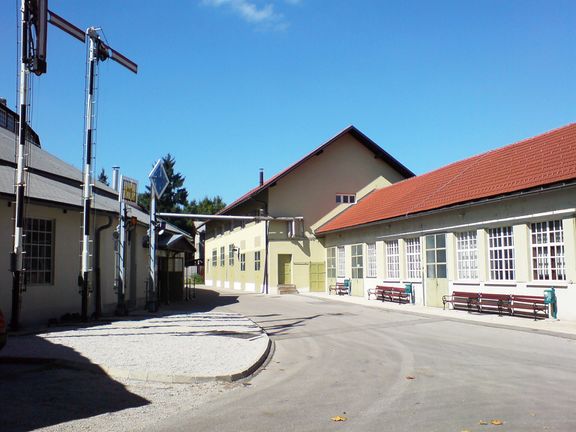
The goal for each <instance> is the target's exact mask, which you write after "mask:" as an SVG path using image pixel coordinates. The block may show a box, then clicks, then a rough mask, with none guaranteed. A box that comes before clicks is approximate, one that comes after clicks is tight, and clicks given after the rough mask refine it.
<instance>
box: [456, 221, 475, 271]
mask: <svg viewBox="0 0 576 432" xmlns="http://www.w3.org/2000/svg"><path fill="white" fill-rule="evenodd" d="M456 259H457V264H458V279H473V280H475V279H478V242H477V240H476V231H466V232H461V233H456Z"/></svg>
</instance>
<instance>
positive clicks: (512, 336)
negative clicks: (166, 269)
mask: <svg viewBox="0 0 576 432" xmlns="http://www.w3.org/2000/svg"><path fill="white" fill-rule="evenodd" d="M407 308H409V306H407ZM216 310H223V311H231V312H239V313H242V314H245V315H247V316H248V317H250V318H252V319H253V320H254V321H256V322H257V323H258V324H260V325H261V326H262V327H263V328H264V329H265V330H266V331H267V332H268V334H269V335H270V336H271V337H272V339H273V340H274V342H275V352H274V355H273V357H272V358H271V361H270V362H269V363H268V364H267V365H266V366H265V368H264V369H263V370H262V371H260V373H258V374H257V375H256V376H254V377H252V378H251V379H249V380H247V381H245V382H244V383H243V385H238V386H236V388H235V389H234V390H232V391H229V392H226V393H224V394H223V396H222V397H221V398H219V399H217V400H216V401H214V402H211V403H210V404H205V405H203V406H201V407H200V408H196V409H191V410H189V411H187V412H181V413H180V414H179V415H178V416H177V417H174V418H173V419H171V420H170V421H169V422H166V421H163V422H162V424H157V425H154V426H153V427H152V428H151V429H150V430H162V431H219V432H226V431H234V432H239V431H251V432H252V431H334V430H336V431H338V430H345V431H363V432H366V431H457V432H461V431H471V432H472V431H488V430H494V431H523V432H524V431H566V432H572V431H575V430H576V409H575V407H576V390H575V389H576V386H575V385H576V340H573V339H572V338H569V337H554V336H549V335H541V334H536V333H534V332H530V331H521V330H513V329H504V328H495V327H489V326H483V325H479V324H473V323H468V322H459V321H451V320H445V319H440V318H430V317H422V316H418V315H412V314H408V313H397V312H392V311H387V310H381V309H374V308H368V307H365V306H359V305H354V304H347V303H340V302H333V301H329V300H324V299H317V298H310V297H304V296H289V295H288V296H282V297H265V296H262V295H255V294H243V293H229V292H228V293H222V295H221V296H220V298H219V299H218V306H216ZM335 416H342V417H344V418H346V420H345V421H341V422H335V421H333V420H331V418H332V417H335ZM492 420H499V421H501V422H503V424H502V425H499V426H497V425H492V424H490V422H491V421H492ZM481 422H486V423H489V424H488V425H483V424H481Z"/></svg>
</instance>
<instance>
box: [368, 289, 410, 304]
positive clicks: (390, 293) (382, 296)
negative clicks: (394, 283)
mask: <svg viewBox="0 0 576 432" xmlns="http://www.w3.org/2000/svg"><path fill="white" fill-rule="evenodd" d="M371 295H374V296H375V298H376V300H382V301H385V300H388V301H391V302H396V303H398V304H403V303H410V301H411V294H410V293H407V292H406V289H405V288H401V287H391V286H383V285H377V286H376V288H374V289H369V290H368V299H370V296H371Z"/></svg>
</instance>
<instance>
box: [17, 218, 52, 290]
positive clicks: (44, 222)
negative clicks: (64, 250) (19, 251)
mask: <svg viewBox="0 0 576 432" xmlns="http://www.w3.org/2000/svg"><path fill="white" fill-rule="evenodd" d="M23 247H24V252H25V253H24V268H25V269H26V281H27V283H30V284H48V285H52V284H53V283H54V221H53V220H49V219H26V221H25V226H24V239H23Z"/></svg>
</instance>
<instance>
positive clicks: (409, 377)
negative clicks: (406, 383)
mask: <svg viewBox="0 0 576 432" xmlns="http://www.w3.org/2000/svg"><path fill="white" fill-rule="evenodd" d="M406 379H416V377H413V376H410V375H408V376H407V377H406Z"/></svg>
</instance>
